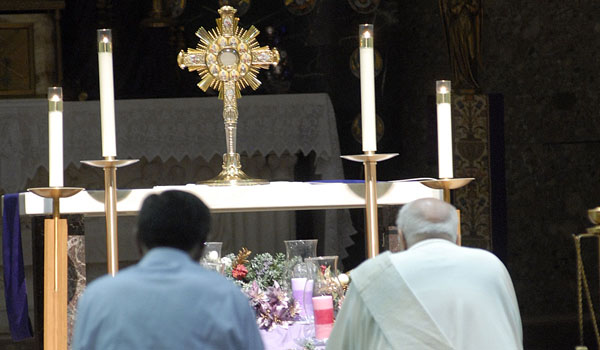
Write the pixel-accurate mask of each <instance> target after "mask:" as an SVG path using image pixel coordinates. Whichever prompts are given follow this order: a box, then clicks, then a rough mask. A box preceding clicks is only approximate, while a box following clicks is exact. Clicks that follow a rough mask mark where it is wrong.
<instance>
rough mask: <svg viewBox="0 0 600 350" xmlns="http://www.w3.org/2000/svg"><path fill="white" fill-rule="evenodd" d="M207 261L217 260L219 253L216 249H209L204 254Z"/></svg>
mask: <svg viewBox="0 0 600 350" xmlns="http://www.w3.org/2000/svg"><path fill="white" fill-rule="evenodd" d="M206 259H207V260H208V261H219V253H217V251H216V250H211V251H210V252H208V255H207V256H206Z"/></svg>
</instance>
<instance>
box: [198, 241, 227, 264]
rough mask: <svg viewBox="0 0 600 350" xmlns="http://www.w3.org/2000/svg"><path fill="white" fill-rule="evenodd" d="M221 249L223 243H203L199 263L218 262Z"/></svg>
mask: <svg viewBox="0 0 600 350" xmlns="http://www.w3.org/2000/svg"><path fill="white" fill-rule="evenodd" d="M222 247H223V242H204V251H203V252H202V258H200V262H213V263H218V262H220V261H221V248H222Z"/></svg>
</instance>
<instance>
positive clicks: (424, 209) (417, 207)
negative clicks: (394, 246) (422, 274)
mask: <svg viewBox="0 0 600 350" xmlns="http://www.w3.org/2000/svg"><path fill="white" fill-rule="evenodd" d="M396 225H397V226H398V230H399V232H400V233H401V235H402V237H403V238H402V241H403V243H404V244H405V247H406V248H410V247H411V246H412V245H414V244H416V243H418V242H420V241H423V240H426V239H432V238H441V239H446V240H449V241H451V242H455V243H458V242H459V239H458V215H457V214H456V208H455V207H454V206H452V205H450V204H448V203H446V202H443V201H441V200H439V199H434V198H422V199H417V200H415V201H412V202H410V203H407V204H405V205H404V206H403V207H402V209H400V212H399V213H398V219H397V220H396Z"/></svg>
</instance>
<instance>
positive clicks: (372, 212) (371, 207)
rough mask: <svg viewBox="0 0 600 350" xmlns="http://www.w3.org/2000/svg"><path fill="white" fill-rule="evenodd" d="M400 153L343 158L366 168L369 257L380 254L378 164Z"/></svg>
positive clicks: (370, 152)
mask: <svg viewBox="0 0 600 350" xmlns="http://www.w3.org/2000/svg"><path fill="white" fill-rule="evenodd" d="M397 155H398V153H382V154H376V153H375V152H374V151H367V152H365V153H364V154H356V155H350V156H341V157H342V158H344V159H347V160H351V161H353V162H362V163H363V164H364V167H365V217H366V220H365V221H366V228H367V229H366V231H367V232H366V233H367V257H369V258H372V257H374V256H376V255H377V254H379V224H378V222H377V162H381V161H384V160H387V159H390V158H393V157H395V156H397Z"/></svg>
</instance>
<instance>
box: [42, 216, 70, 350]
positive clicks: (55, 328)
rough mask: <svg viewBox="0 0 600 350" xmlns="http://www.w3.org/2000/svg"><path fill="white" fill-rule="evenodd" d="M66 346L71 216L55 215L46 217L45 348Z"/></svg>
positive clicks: (51, 349)
mask: <svg viewBox="0 0 600 350" xmlns="http://www.w3.org/2000/svg"><path fill="white" fill-rule="evenodd" d="M55 220H58V222H57V225H55ZM55 227H57V228H58V230H57V232H56V231H55ZM55 239H56V240H55ZM66 349H67V220H66V219H58V218H54V219H46V220H45V221H44V350H66Z"/></svg>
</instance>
